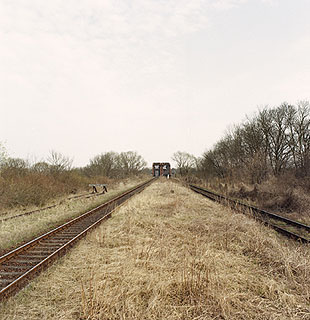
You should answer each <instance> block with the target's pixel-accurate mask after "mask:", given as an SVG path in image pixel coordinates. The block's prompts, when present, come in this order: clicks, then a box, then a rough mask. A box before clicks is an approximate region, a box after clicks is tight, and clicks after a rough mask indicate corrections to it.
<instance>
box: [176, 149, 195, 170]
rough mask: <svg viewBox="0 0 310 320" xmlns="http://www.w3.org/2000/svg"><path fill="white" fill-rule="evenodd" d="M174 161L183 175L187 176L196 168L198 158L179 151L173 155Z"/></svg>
mask: <svg viewBox="0 0 310 320" xmlns="http://www.w3.org/2000/svg"><path fill="white" fill-rule="evenodd" d="M172 160H174V161H175V162H176V164H177V169H178V170H179V172H180V174H181V175H186V174H188V173H189V172H190V170H191V169H194V168H195V167H196V164H197V162H196V158H195V157H194V156H193V155H192V154H190V153H187V152H182V151H177V152H175V153H174V154H173V156H172Z"/></svg>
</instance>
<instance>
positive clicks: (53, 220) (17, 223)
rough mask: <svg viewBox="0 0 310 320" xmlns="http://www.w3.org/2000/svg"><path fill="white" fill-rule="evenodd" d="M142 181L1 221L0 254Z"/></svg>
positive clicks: (131, 182)
mask: <svg viewBox="0 0 310 320" xmlns="http://www.w3.org/2000/svg"><path fill="white" fill-rule="evenodd" d="M140 182H141V181H138V180H137V181H136V180H133V181H129V182H128V183H126V184H123V183H120V184H118V185H117V186H114V187H111V188H109V192H108V193H106V194H104V195H100V196H98V197H91V198H81V199H75V200H65V201H63V203H61V204H60V205H59V206H56V207H54V208H51V209H47V210H44V211H41V212H35V213H33V214H32V215H26V216H21V217H18V218H15V219H11V220H7V221H3V222H0V254H3V253H4V252H5V251H7V250H8V249H10V248H12V247H16V246H17V245H18V244H20V243H24V242H26V241H29V240H31V239H33V238H34V237H37V236H39V235H41V234H42V233H44V232H47V231H49V230H51V229H52V228H55V227H57V226H59V225H61V224H63V223H64V222H66V221H69V220H71V219H72V218H75V217H77V216H79V215H81V214H83V213H85V212H86V211H88V210H91V209H93V208H95V207H97V206H98V205H100V204H102V203H104V202H107V201H109V200H111V199H112V198H114V197H116V196H118V195H119V194H121V193H123V192H125V191H127V190H129V189H130V188H132V187H133V186H135V185H137V184H139V183H140Z"/></svg>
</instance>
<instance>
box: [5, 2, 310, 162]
mask: <svg viewBox="0 0 310 320" xmlns="http://www.w3.org/2000/svg"><path fill="white" fill-rule="evenodd" d="M309 13H310V0H295V1H293V0H53V1H42V0H0V142H5V146H6V148H7V149H8V152H9V154H10V155H11V156H14V157H22V158H27V157H28V158H32V159H33V158H36V159H37V160H41V159H44V158H46V157H47V155H48V153H49V151H50V150H55V151H58V152H61V153H63V154H64V155H67V156H70V157H73V158H74V165H75V166H84V165H86V164H87V163H88V161H89V159H90V158H92V157H93V156H95V155H97V154H99V153H102V152H106V151H111V150H113V151H117V152H121V151H128V150H133V151H137V152H138V153H139V154H141V155H142V156H143V157H144V158H145V159H146V160H147V162H148V164H149V165H151V163H152V162H153V161H170V160H171V156H172V154H173V153H174V152H175V151H178V150H180V151H187V152H189V153H192V154H194V155H195V156H200V155H201V154H202V153H203V152H204V151H205V150H206V149H207V148H210V147H212V145H213V144H214V143H215V142H216V141H217V140H218V139H219V138H220V137H221V136H222V135H223V134H224V132H225V129H226V128H227V126H229V125H230V124H233V123H238V122H241V121H242V120H243V119H244V118H245V115H246V114H249V115H250V114H253V112H255V111H256V110H257V108H258V107H262V106H265V105H269V106H275V105H279V104H280V103H282V102H284V101H287V102H289V103H296V102H297V101H299V100H310V19H309Z"/></svg>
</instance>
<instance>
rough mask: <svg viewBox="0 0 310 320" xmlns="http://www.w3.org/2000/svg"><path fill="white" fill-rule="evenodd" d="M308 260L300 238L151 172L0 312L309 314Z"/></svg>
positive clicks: (32, 315)
mask: <svg viewBox="0 0 310 320" xmlns="http://www.w3.org/2000/svg"><path fill="white" fill-rule="evenodd" d="M309 262H310V254H309V247H308V246H300V245H298V244H296V243H295V242H292V241H290V240H286V239H285V238H283V237H281V236H279V235H277V234H276V233H275V232H274V231H273V230H271V229H269V228H266V227H265V226H263V225H261V224H259V223H257V222H256V221H254V220H252V219H249V218H248V217H247V216H245V215H242V214H237V213H232V212H231V211H230V210H228V209H225V208H223V207H222V206H220V205H219V204H216V203H214V202H211V201H209V200H207V199H205V198H203V197H202V196H199V195H197V194H194V193H193V192H191V191H190V190H188V189H186V188H184V187H182V186H180V185H177V184H175V183H173V182H168V181H165V182H161V181H158V182H155V183H153V184H152V185H151V186H150V187H148V188H147V189H146V190H145V191H144V192H143V193H141V194H140V195H139V196H136V197H135V198H133V199H131V200H130V201H129V202H128V203H127V204H126V205H124V206H123V207H121V208H120V209H119V210H118V211H117V212H116V213H115V214H114V215H113V217H112V218H111V219H109V221H108V222H107V223H104V224H102V225H101V226H100V227H99V228H98V229H96V230H95V231H94V232H92V233H91V234H89V235H88V236H87V238H86V239H85V240H83V241H82V242H81V243H80V244H79V245H78V246H77V247H76V249H75V250H73V251H72V252H71V253H70V254H69V255H68V256H67V257H65V258H63V259H62V260H61V262H60V263H58V264H57V265H54V266H53V267H52V268H50V269H49V270H48V271H47V272H45V273H44V274H42V275H41V276H40V277H39V278H38V279H36V280H35V281H34V282H32V284H31V285H30V286H28V287H27V288H26V289H25V290H23V291H22V292H20V293H19V294H18V295H17V296H16V297H15V298H12V299H10V300H9V301H8V302H7V303H5V304H4V305H3V306H2V307H1V308H0V315H2V319H41V318H44V319H80V320H81V319H83V320H84V319H85V320H86V319H238V320H239V319H281V320H282V319H310V307H309V302H310V292H309V285H310V277H309V276H310V263H309ZM0 317H1V316H0Z"/></svg>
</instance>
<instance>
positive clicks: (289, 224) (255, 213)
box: [189, 184, 310, 243]
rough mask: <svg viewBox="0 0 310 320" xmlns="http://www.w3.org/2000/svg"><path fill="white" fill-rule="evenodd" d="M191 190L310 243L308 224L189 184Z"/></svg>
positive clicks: (293, 237)
mask: <svg viewBox="0 0 310 320" xmlns="http://www.w3.org/2000/svg"><path fill="white" fill-rule="evenodd" d="M189 187H190V189H191V190H193V191H195V192H197V193H199V194H201V195H203V196H205V197H207V198H209V199H211V200H213V201H217V202H220V203H224V204H226V205H228V206H230V207H231V208H232V209H235V210H238V211H242V212H244V213H249V214H250V215H251V216H252V217H254V218H255V219H257V220H259V221H261V222H263V223H264V224H266V225H269V226H270V227H272V228H273V229H275V230H276V231H278V232H280V233H281V234H283V235H285V236H287V237H289V238H292V239H294V240H297V241H300V242H302V243H310V226H308V225H305V224H303V223H300V222H298V221H294V220H290V219H288V218H285V217H282V216H279V215H277V214H274V213H271V212H267V211H265V210H262V209H259V208H256V207H254V206H251V205H248V204H245V203H243V202H241V201H239V200H234V199H231V198H229V197H226V196H223V195H220V194H217V193H215V192H212V191H210V190H207V189H204V188H201V187H199V186H195V185H193V184H189Z"/></svg>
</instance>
